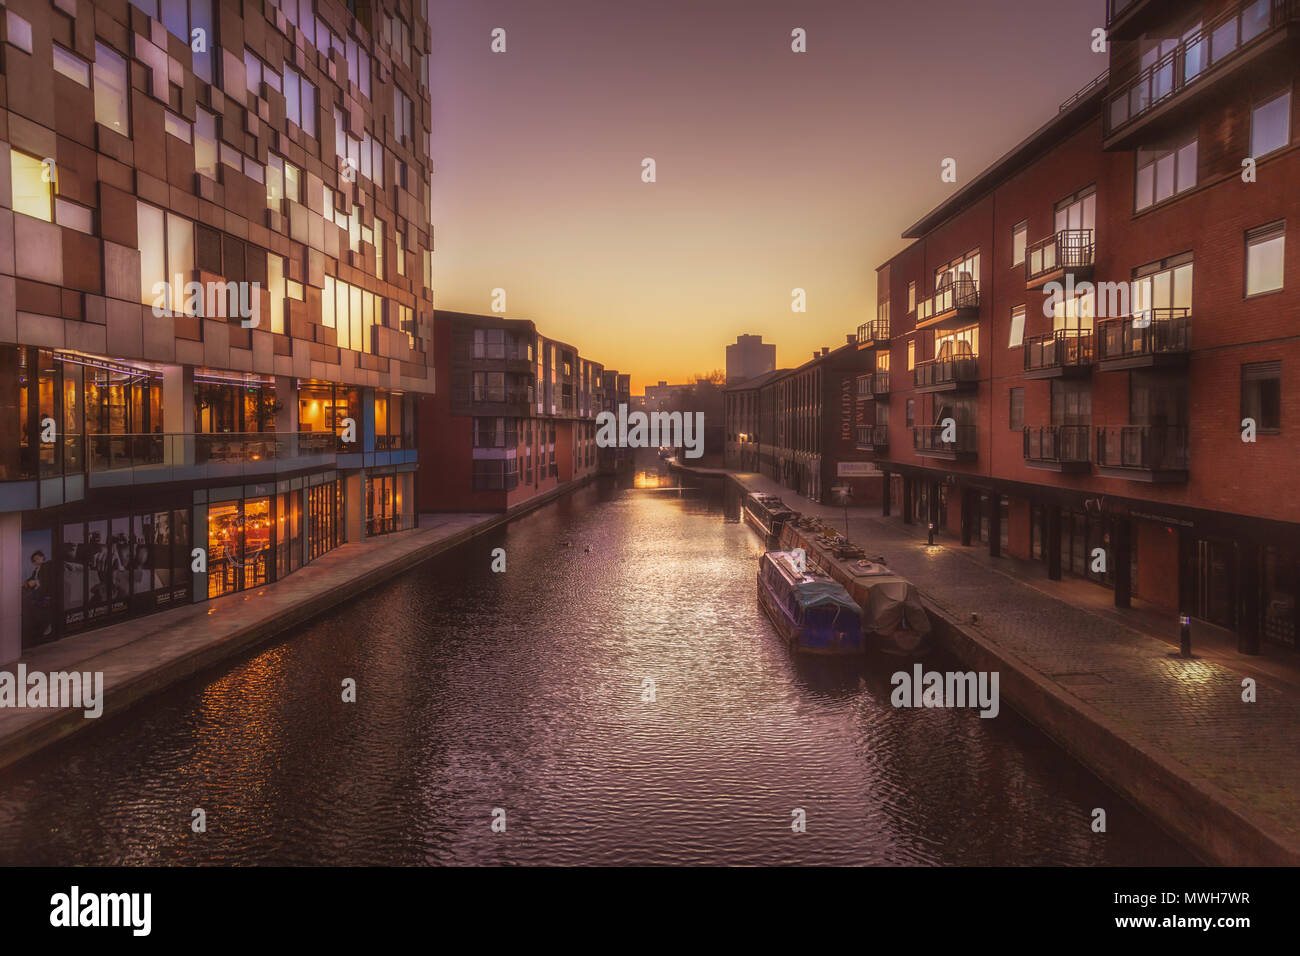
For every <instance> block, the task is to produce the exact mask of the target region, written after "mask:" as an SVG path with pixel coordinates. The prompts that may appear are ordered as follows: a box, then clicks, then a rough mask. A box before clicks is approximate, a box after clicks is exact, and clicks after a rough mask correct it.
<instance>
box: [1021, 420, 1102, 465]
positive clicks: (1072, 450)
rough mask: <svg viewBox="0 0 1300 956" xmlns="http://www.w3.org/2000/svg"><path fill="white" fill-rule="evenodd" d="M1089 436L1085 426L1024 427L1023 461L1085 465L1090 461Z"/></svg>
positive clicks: (1090, 442)
mask: <svg viewBox="0 0 1300 956" xmlns="http://www.w3.org/2000/svg"><path fill="white" fill-rule="evenodd" d="M1091 437H1092V436H1091V434H1090V429H1089V427H1088V426H1087V425H1043V426H1041V427H1038V428H1034V427H1032V426H1026V427H1025V433H1024V444H1025V447H1024V452H1025V461H1041V462H1059V463H1063V464H1064V463H1076V464H1077V463H1085V462H1088V461H1090V460H1091V454H1090V452H1091V445H1092V441H1091Z"/></svg>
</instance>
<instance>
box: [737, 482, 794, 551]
mask: <svg viewBox="0 0 1300 956" xmlns="http://www.w3.org/2000/svg"><path fill="white" fill-rule="evenodd" d="M797 515H798V512H797V511H794V510H793V509H791V508H787V507H786V505H785V502H783V501H782V500H781V499H780V498H778V497H777V496H776V495H769V494H766V493H764V492H761V491H753V492H750V493H749V494H747V495H746V496H745V520H746V521H748V522H749V523H750V525H751V526H752V527H753V528H754V530H755V531H757V532H758V533H759V534H761V535H762V536H763V547H765V548H774V547H776V546H777V542H779V541H780V540H781V529H782V528H783V527H784V526H785V523H786V522H787V521H789V520H790V519H791V518H793V517H795V516H797Z"/></svg>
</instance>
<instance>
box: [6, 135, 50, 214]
mask: <svg viewBox="0 0 1300 956" xmlns="http://www.w3.org/2000/svg"><path fill="white" fill-rule="evenodd" d="M47 169H48V170H49V172H47V171H46V170H47ZM53 170H54V167H53V166H50V167H47V166H46V165H45V164H44V163H43V162H41V161H40V160H39V159H37V158H36V157H35V156H28V155H27V154H26V153H20V152H19V151H18V150H16V149H11V150H10V151H9V176H10V182H11V185H12V190H13V209H14V212H20V213H22V214H23V215H25V216H31V217H32V218H34V219H43V220H45V221H46V222H51V221H52V220H53V218H54V210H53V207H52V205H51V202H52V199H53V192H54V190H53V183H52V182H47V181H46V180H47V179H53V177H54V172H53Z"/></svg>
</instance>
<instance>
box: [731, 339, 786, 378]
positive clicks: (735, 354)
mask: <svg viewBox="0 0 1300 956" xmlns="http://www.w3.org/2000/svg"><path fill="white" fill-rule="evenodd" d="M775 369H776V346H775V345H764V344H763V336H761V335H738V336H736V344H735V345H728V346H727V384H728V385H735V384H736V383H737V382H744V381H746V380H748V379H751V378H758V376H760V375H766V374H767V373H768V372H771V371H774V370H775Z"/></svg>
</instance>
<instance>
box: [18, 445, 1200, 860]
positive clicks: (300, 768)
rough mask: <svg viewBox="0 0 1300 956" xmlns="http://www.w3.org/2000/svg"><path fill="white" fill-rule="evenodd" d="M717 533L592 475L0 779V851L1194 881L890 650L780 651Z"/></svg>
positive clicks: (651, 477)
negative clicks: (943, 706)
mask: <svg viewBox="0 0 1300 956" xmlns="http://www.w3.org/2000/svg"><path fill="white" fill-rule="evenodd" d="M738 518H739V510H738V504H737V502H736V501H735V500H734V496H728V495H726V494H723V493H721V492H720V490H719V489H718V487H717V485H716V483H713V484H711V485H710V484H706V485H704V486H701V487H690V486H681V485H679V483H678V482H677V481H676V480H675V479H674V478H673V477H672V476H671V474H670V473H668V471H667V470H666V468H663V467H661V466H659V465H658V463H657V462H650V463H647V464H645V465H643V466H642V467H641V468H640V472H639V473H638V472H637V471H634V472H632V473H631V474H628V475H626V476H623V477H622V478H620V479H618V480H608V481H604V482H601V483H599V484H596V485H591V486H588V487H587V488H585V489H583V490H581V491H579V492H577V493H575V494H573V495H571V496H568V497H566V498H563V499H560V500H558V501H556V502H555V503H553V504H550V505H548V506H546V507H545V508H543V509H540V510H539V511H537V512H535V513H533V514H531V515H528V516H526V517H524V518H521V519H520V520H518V521H516V522H515V523H513V524H512V525H511V526H509V527H508V528H506V529H501V530H499V531H498V532H496V533H493V534H490V535H486V536H484V537H483V538H480V539H477V540H475V541H473V542H471V543H469V544H467V545H465V546H463V547H461V548H459V549H457V551H455V552H454V553H450V554H447V555H444V556H442V557H440V558H437V559H435V560H432V561H429V562H427V563H425V564H424V565H422V566H420V567H418V568H415V569H413V570H412V571H410V572H408V573H406V574H404V575H403V576H402V577H400V578H398V579H395V580H394V581H392V582H390V583H388V584H386V585H384V586H382V587H380V588H378V589H376V590H375V591H373V592H371V593H370V594H368V595H366V596H364V597H363V598H361V599H360V600H358V601H356V602H355V603H353V604H352V605H350V606H349V607H347V608H345V609H342V610H339V611H336V612H332V613H330V614H328V615H327V616H325V617H324V618H321V619H320V620H318V621H316V622H313V623H312V624H311V625H309V626H307V627H305V628H302V629H301V630H300V631H298V632H297V633H296V634H294V635H292V636H291V637H290V638H289V639H287V640H286V641H285V642H283V643H281V644H278V645H276V646H274V647H270V648H266V649H263V650H261V651H259V652H257V653H255V654H254V655H252V656H250V657H249V658H248V659H247V660H245V661H243V662H241V663H238V664H236V665H235V666H233V667H231V668H229V670H228V671H227V672H226V673H224V674H222V675H221V676H219V677H216V678H215V679H214V678H208V679H207V680H203V681H197V682H194V683H193V684H191V685H190V686H187V687H182V688H178V689H176V690H175V691H173V692H171V693H168V694H166V695H164V696H162V697H160V698H158V699H157V700H155V701H151V702H150V703H148V704H146V705H143V706H141V707H139V708H136V709H135V710H133V711H131V712H130V713H128V714H126V715H123V716H122V717H120V718H117V719H111V720H106V721H104V722H103V724H102V725H101V726H97V727H96V728H95V729H93V730H91V731H89V732H88V733H87V734H85V735H84V736H82V737H80V738H77V739H74V740H72V741H69V742H67V743H66V744H65V745H62V746H58V747H55V748H52V749H51V750H49V751H48V752H46V753H45V754H43V755H41V756H40V757H38V758H37V759H35V760H33V761H31V762H28V763H26V764H23V765H21V766H19V767H16V768H10V769H9V770H7V771H4V772H2V773H3V776H2V777H0V858H2V859H4V860H5V861H6V862H11V863H39V864H54V863H79V862H85V863H116V862H128V863H172V862H178V863H179V862H184V863H209V862H219V863H236V862H237V863H322V864H341V863H351V864H381V863H395V864H422V863H507V862H509V863H559V864H574V863H596V864H620V863H722V864H751V863H838V864H862V863H1075V864H1077V863H1137V864H1142V863H1171V864H1177V863H1186V862H1189V859H1190V858H1189V857H1188V856H1187V854H1186V853H1184V852H1183V851H1182V850H1181V849H1179V848H1178V847H1177V846H1175V845H1174V844H1173V843H1171V842H1170V841H1169V840H1168V839H1166V838H1165V837H1163V836H1162V835H1161V834H1159V833H1158V832H1157V831H1155V829H1154V828H1153V826H1152V825H1151V824H1150V823H1149V821H1147V820H1146V819H1145V818H1143V817H1142V816H1141V815H1139V814H1138V813H1136V812H1135V811H1133V810H1132V809H1131V808H1129V807H1127V806H1126V805H1125V804H1123V803H1122V802H1121V801H1120V800H1119V798H1118V797H1117V796H1115V795H1114V794H1113V793H1111V792H1109V791H1108V790H1106V789H1105V788H1104V787H1102V786H1101V785H1100V784H1099V783H1098V782H1097V781H1096V780H1095V779H1094V778H1093V777H1091V776H1090V775H1089V774H1088V773H1086V772H1085V771H1084V770H1082V769H1081V768H1080V767H1079V766H1078V765H1077V764H1075V763H1074V762H1073V761H1071V760H1069V759H1068V758H1067V757H1065V756H1064V755H1063V754H1062V753H1061V752H1060V751H1059V750H1058V749H1057V748H1056V747H1055V746H1054V745H1052V744H1050V743H1049V742H1048V741H1046V740H1045V739H1044V738H1043V737H1042V736H1041V735H1039V734H1038V733H1037V732H1036V731H1034V730H1033V728H1031V727H1029V726H1027V725H1026V724H1024V723H1023V722H1022V721H1020V720H1019V719H1018V718H1016V717H1015V715H1014V714H1013V713H1011V711H1010V710H1008V709H1007V708H1005V707H1004V708H1003V711H1002V716H1000V717H999V718H998V719H997V720H981V719H979V718H978V716H977V715H976V714H975V712H974V711H945V710H910V709H903V710H896V709H894V708H893V707H891V706H890V704H889V694H890V690H891V689H892V688H891V686H890V684H889V675H890V674H891V673H892V671H893V670H895V669H897V667H898V666H899V665H898V661H897V660H896V659H893V658H876V657H869V658H867V659H866V660H862V661H856V662H851V661H843V660H831V659H817V658H809V659H805V658H801V657H793V656H792V655H791V654H790V653H789V652H788V651H787V649H786V648H785V646H784V645H783V644H782V643H781V641H780V640H779V639H778V638H777V637H776V635H775V634H774V633H773V632H772V630H771V629H770V627H769V626H768V623H767V621H766V619H765V618H764V616H763V614H762V612H761V610H760V609H759V607H758V604H757V600H756V595H755V574H756V571H757V560H758V557H759V555H760V554H761V550H762V548H761V544H760V543H759V541H758V539H757V537H756V536H755V535H754V534H753V533H752V532H751V531H750V530H749V529H748V527H747V526H745V525H744V524H741V523H739V521H738ZM566 545H567V546H566ZM496 547H504V548H505V549H506V552H507V555H508V571H507V572H506V573H504V574H493V573H491V572H490V570H489V568H490V564H491V552H492V549H493V548H496ZM932 666H934V665H932ZM938 666H940V668H941V669H943V668H944V667H945V666H946V665H943V664H942V663H940V664H939V665H938ZM953 666H955V665H953ZM349 677H350V678H353V679H354V680H355V681H356V683H357V693H358V699H357V702H356V703H355V704H346V703H344V702H343V701H342V699H341V682H342V681H343V679H344V678H349ZM647 680H650V681H653V687H654V700H653V701H652V702H651V701H647V700H646V699H645V698H646V688H647V686H648V685H647V684H646V681H647ZM1097 806H1102V807H1106V808H1107V813H1108V825H1109V832H1108V833H1106V834H1094V833H1092V832H1091V830H1090V828H1089V822H1090V813H1091V809H1092V808H1093V807H1097ZM195 807H202V808H203V809H204V810H205V811H206V813H207V820H208V832H207V833H205V834H201V835H199V834H194V833H192V832H191V831H190V827H189V824H190V819H191V817H190V814H191V811H192V809H193V808H195ZM496 807H500V808H503V809H504V810H505V811H506V814H507V832H506V833H505V834H493V833H492V832H491V829H490V823H491V813H492V810H493V808H496ZM795 808H802V809H803V810H805V812H806V813H807V820H808V830H807V832H806V833H804V834H798V835H796V834H794V833H793V832H792V831H791V828H790V822H791V819H792V818H791V813H792V811H793V810H794V809H795Z"/></svg>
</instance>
